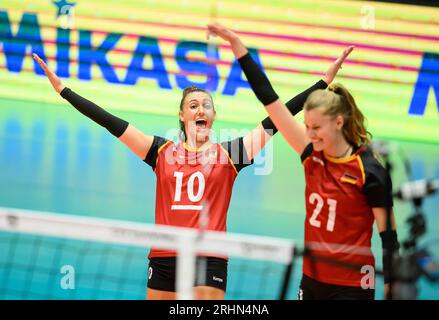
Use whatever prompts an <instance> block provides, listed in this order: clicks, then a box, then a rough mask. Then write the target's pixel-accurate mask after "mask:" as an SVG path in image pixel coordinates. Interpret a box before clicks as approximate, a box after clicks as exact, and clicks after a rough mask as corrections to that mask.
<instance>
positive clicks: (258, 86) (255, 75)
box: [238, 53, 279, 106]
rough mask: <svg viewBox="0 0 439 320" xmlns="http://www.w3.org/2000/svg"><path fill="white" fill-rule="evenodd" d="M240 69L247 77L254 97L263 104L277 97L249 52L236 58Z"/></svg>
mask: <svg viewBox="0 0 439 320" xmlns="http://www.w3.org/2000/svg"><path fill="white" fill-rule="evenodd" d="M238 62H239V64H240V65H241V69H242V71H243V72H244V74H245V76H246V77H247V80H248V83H249V84H250V87H251V88H252V90H253V92H254V93H255V95H256V97H257V98H258V99H259V101H261V102H262V103H263V104H264V106H266V105H269V104H270V103H272V102H274V101H276V100H277V99H279V96H278V95H277V94H276V92H275V91H274V89H273V87H272V86H271V84H270V81H269V80H268V78H267V76H266V75H265V74H264V73H263V72H262V70H261V68H260V67H259V66H258V64H257V63H256V62H255V61H254V60H253V58H252V57H251V55H250V53H247V54H246V55H244V56H242V57H241V58H239V59H238Z"/></svg>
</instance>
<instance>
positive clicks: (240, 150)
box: [221, 137, 253, 172]
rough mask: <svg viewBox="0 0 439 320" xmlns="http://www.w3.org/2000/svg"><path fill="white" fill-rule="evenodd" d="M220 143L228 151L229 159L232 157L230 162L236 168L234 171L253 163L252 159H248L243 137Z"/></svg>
mask: <svg viewBox="0 0 439 320" xmlns="http://www.w3.org/2000/svg"><path fill="white" fill-rule="evenodd" d="M221 145H222V146H223V148H224V149H226V151H227V152H228V154H229V157H230V159H232V162H233V164H234V166H235V168H236V171H238V172H239V171H241V170H242V169H244V168H245V167H247V166H249V165H251V164H253V159H252V160H249V159H248V156H247V151H246V150H245V146H244V138H243V137H240V138H237V139H234V140H231V141H225V142H221Z"/></svg>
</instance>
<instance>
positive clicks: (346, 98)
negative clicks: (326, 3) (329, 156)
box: [304, 83, 372, 147]
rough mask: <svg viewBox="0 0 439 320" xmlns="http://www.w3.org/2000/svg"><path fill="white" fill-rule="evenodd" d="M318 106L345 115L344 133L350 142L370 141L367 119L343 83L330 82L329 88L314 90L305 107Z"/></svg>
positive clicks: (354, 143) (366, 142)
mask: <svg viewBox="0 0 439 320" xmlns="http://www.w3.org/2000/svg"><path fill="white" fill-rule="evenodd" d="M317 107H323V108H324V113H325V114H327V115H330V116H333V117H336V116H338V115H341V116H342V117H343V120H344V124H343V128H342V133H343V136H344V138H345V139H346V141H347V142H348V143H349V144H351V145H353V146H357V147H358V146H361V145H363V144H368V143H369V142H370V140H371V137H372V135H371V134H370V132H368V131H367V129H366V125H365V121H366V119H365V118H364V115H363V113H362V112H361V111H360V109H358V107H357V104H356V103H355V100H354V98H353V97H352V95H351V94H350V93H349V91H348V90H347V89H346V88H345V87H344V86H342V85H341V84H339V83H334V84H330V85H329V86H328V90H316V91H314V92H313V93H312V94H311V95H310V96H309V97H308V99H307V101H306V102H305V105H304V109H305V110H312V109H314V108H317Z"/></svg>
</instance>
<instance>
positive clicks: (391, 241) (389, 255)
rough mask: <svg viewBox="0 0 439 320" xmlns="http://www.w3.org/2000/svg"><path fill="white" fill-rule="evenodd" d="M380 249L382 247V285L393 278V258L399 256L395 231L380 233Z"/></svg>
mask: <svg viewBox="0 0 439 320" xmlns="http://www.w3.org/2000/svg"><path fill="white" fill-rule="evenodd" d="M380 237H381V242H382V247H383V273H384V283H389V282H390V281H391V280H393V279H394V278H395V276H396V275H395V272H394V270H395V268H394V267H393V266H394V265H395V264H394V263H393V262H394V261H395V258H396V257H398V256H399V251H398V250H399V242H398V234H397V233H396V230H392V231H390V232H388V231H383V232H380Z"/></svg>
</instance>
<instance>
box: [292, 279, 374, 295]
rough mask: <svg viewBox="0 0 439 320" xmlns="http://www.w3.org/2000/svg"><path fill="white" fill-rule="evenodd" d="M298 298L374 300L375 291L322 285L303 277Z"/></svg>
mask: <svg viewBox="0 0 439 320" xmlns="http://www.w3.org/2000/svg"><path fill="white" fill-rule="evenodd" d="M298 298H299V300H374V298H375V290H374V289H363V288H361V287H349V286H338V285H335V284H328V283H323V282H320V281H317V280H314V279H312V278H310V277H308V276H306V275H303V276H302V281H301V282H300V288H299V294H298Z"/></svg>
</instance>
